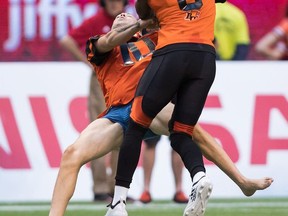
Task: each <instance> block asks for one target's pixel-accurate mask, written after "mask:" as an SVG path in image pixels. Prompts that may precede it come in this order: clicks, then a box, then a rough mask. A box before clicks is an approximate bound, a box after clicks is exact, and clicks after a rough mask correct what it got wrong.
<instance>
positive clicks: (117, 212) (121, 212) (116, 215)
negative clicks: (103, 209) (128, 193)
mask: <svg viewBox="0 0 288 216" xmlns="http://www.w3.org/2000/svg"><path fill="white" fill-rule="evenodd" d="M107 207H109V209H108V211H107V213H106V214H105V216H128V213H127V211H126V202H125V201H124V200H122V198H121V199H120V200H119V201H118V202H117V203H116V204H115V205H112V202H111V203H110V204H109V205H108V206H107Z"/></svg>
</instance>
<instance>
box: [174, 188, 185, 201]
mask: <svg viewBox="0 0 288 216" xmlns="http://www.w3.org/2000/svg"><path fill="white" fill-rule="evenodd" d="M173 201H174V202H176V203H187V202H188V198H187V197H186V195H185V194H184V193H183V192H182V191H178V192H177V193H175V195H174V197H173Z"/></svg>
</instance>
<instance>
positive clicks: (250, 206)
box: [0, 198, 288, 216]
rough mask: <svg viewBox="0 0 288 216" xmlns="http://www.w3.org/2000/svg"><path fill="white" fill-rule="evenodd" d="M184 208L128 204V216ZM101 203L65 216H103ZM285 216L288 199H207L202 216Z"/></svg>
mask: <svg viewBox="0 0 288 216" xmlns="http://www.w3.org/2000/svg"><path fill="white" fill-rule="evenodd" d="M184 208H185V204H175V203H172V202H170V201H157V202H153V203H151V204H147V205H143V204H139V203H138V204H137V203H136V204H130V203H129V204H128V206H127V210H128V213H129V216H151V215H153V216H178V215H179V216H182V212H183V210H184ZM48 211H49V203H0V216H36V215H37V216H44V215H46V216H47V215H48ZM105 212H106V204H105V203H98V204H96V203H90V202H71V203H70V204H69V206H68V211H67V212H66V214H65V215H66V216H98V215H99V216H104V215H105ZM243 215H245V216H288V198H277V199H276V198H275V199H255V198H245V199H211V200H209V203H208V207H207V210H206V213H205V216H243Z"/></svg>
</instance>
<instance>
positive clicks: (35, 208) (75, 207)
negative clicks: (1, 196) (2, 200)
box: [0, 201, 288, 212]
mask: <svg viewBox="0 0 288 216" xmlns="http://www.w3.org/2000/svg"><path fill="white" fill-rule="evenodd" d="M184 207H185V205H184V204H174V203H165V204H148V205H144V204H141V203H136V204H128V206H127V210H132V211H133V210H138V209H145V210H161V209H164V210H167V209H176V208H184ZM245 207H249V208H256V207H266V208H274V207H280V208H288V202H282V201H281V202H272V201H271V202H250V203H247V202H235V203H225V202H219V203H208V206H207V208H222V209H223V208H224V209H229V208H245ZM49 208H50V205H48V204H45V205H39V204H37V205H36V204H35V205H33V204H28V205H13V204H7V205H0V212H1V211H48V210H49ZM105 209H107V207H106V205H105V204H70V205H69V206H68V210H105Z"/></svg>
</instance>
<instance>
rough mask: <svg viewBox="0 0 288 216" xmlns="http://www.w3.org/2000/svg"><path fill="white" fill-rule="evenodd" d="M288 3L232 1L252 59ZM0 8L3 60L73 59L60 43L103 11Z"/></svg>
mask: <svg viewBox="0 0 288 216" xmlns="http://www.w3.org/2000/svg"><path fill="white" fill-rule="evenodd" d="M286 1H287V0H274V1H271V0H231V1H230V2H231V3H234V4H235V5H237V6H238V7H239V8H241V9H242V10H243V11H244V13H245V14H246V16H247V19H248V23H249V28H250V36H251V45H252V46H251V49H250V50H251V52H250V56H249V59H257V55H256V54H255V52H254V49H253V46H254V44H255V42H256V41H257V40H258V39H259V38H260V37H261V36H263V35H264V34H265V33H266V32H268V31H269V30H271V28H272V27H273V26H274V25H276V24H277V23H278V22H279V21H280V20H281V18H283V16H284V10H285V4H286ZM134 2H135V1H134V0H130V6H132V7H133V4H134ZM0 5H1V6H0V29H1V31H0V61H63V60H73V58H72V57H71V56H70V54H68V53H67V52H66V51H65V50H64V49H62V48H61V47H60V46H59V44H58V40H59V39H60V38H61V37H62V36H64V35H65V34H67V32H68V31H69V30H70V29H71V28H72V27H75V26H77V25H79V24H80V23H81V22H82V21H83V20H84V19H86V18H88V17H89V16H91V15H93V14H95V13H97V11H98V9H99V5H98V3H97V1H96V0H0Z"/></svg>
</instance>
